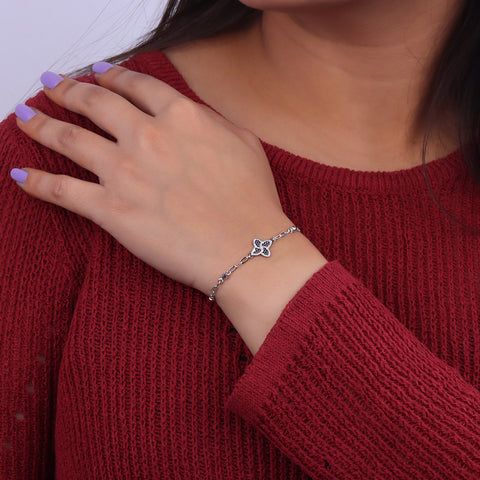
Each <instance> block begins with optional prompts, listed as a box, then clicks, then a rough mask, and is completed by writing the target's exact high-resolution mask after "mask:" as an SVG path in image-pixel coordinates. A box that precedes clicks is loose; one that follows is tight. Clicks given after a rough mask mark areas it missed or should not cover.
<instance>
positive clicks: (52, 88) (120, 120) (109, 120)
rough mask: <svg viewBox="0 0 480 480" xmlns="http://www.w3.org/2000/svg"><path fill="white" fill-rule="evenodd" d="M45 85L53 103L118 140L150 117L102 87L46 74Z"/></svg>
mask: <svg viewBox="0 0 480 480" xmlns="http://www.w3.org/2000/svg"><path fill="white" fill-rule="evenodd" d="M41 81H42V83H43V84H44V85H45V94H46V95H47V96H48V97H49V98H50V99H51V100H53V101H54V102H55V103H57V104H58V105H61V106H62V107H65V108H67V109H68V110H71V111H72V112H75V113H79V114H81V115H84V116H85V117H87V118H89V119H90V120H91V121H92V122H94V123H95V124H96V125H98V126H99V127H100V128H101V129H102V130H104V131H105V132H107V133H109V134H110V135H112V136H113V137H115V138H116V139H117V140H120V138H119V137H122V136H124V135H128V133H129V132H131V131H132V127H133V126H138V125H139V124H141V122H143V121H145V119H146V117H147V114H145V113H143V112H142V111H141V110H139V109H138V108H137V107H135V105H133V104H131V103H130V102H129V101H128V100H126V99H125V98H123V97H121V96H120V95H117V94H116V93H114V92H111V91H110V90H107V89H106V88H103V87H100V86H98V85H93V84H91V83H85V82H78V81H76V80H73V79H71V78H63V77H61V76H60V75H57V74H56V73H53V72H45V73H43V74H42V77H41Z"/></svg>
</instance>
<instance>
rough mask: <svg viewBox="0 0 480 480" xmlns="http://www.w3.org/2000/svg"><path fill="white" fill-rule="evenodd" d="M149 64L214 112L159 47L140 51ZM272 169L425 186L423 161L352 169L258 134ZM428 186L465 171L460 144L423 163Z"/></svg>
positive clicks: (332, 179) (359, 182)
mask: <svg viewBox="0 0 480 480" xmlns="http://www.w3.org/2000/svg"><path fill="white" fill-rule="evenodd" d="M139 56H142V57H144V60H146V61H147V63H148V65H149V67H150V68H149V70H150V74H153V75H154V76H156V77H157V78H164V79H165V80H168V81H169V82H171V84H172V86H174V87H175V88H176V89H178V91H180V92H181V93H182V94H184V95H185V96H187V97H189V98H190V99H192V100H194V101H195V102H197V103H200V104H202V105H205V106H207V107H209V108H210V109H212V110H213V111H214V112H216V113H217V114H219V115H221V114H220V113H219V112H217V110H215V108H213V107H212V106H211V105H209V104H208V103H206V102H205V101H204V100H202V99H201V98H200V97H199V96H198V95H197V94H196V92H195V91H194V90H192V88H190V85H189V84H188V83H187V81H186V79H185V78H184V77H183V75H182V74H181V73H180V72H179V71H178V70H177V68H176V67H175V65H174V64H173V63H172V62H171V61H170V59H169V58H168V57H167V56H166V55H165V53H164V52H163V51H161V50H155V51H151V52H146V53H144V54H140V55H139ZM259 141H260V142H261V144H262V146H263V148H264V150H265V153H266V155H267V157H268V158H269V161H270V165H271V168H272V171H275V170H277V171H279V172H281V174H282V175H283V176H288V177H289V178H290V179H292V180H296V181H297V182H299V181H300V182H301V183H308V184H311V183H313V184H321V185H322V186H326V185H333V186H337V187H338V188H340V187H342V188H346V189H349V190H361V191H369V192H372V193H387V192H398V193H405V192H409V191H418V190H428V186H427V183H426V180H425V174H424V167H423V165H417V166H415V167H412V168H408V169H401V170H396V171H379V172H376V171H366V170H352V169H350V168H347V167H336V166H332V165H327V164H323V163H319V162H316V161H314V160H312V159H309V158H306V157H302V156H301V155H297V154H295V153H293V152H289V151H287V150H284V149H283V148H281V147H279V146H277V145H272V144H270V143H268V142H266V141H264V140H263V139H262V138H259ZM425 171H426V175H427V177H428V182H429V184H430V186H431V187H432V188H433V187H439V186H441V185H443V184H445V183H447V182H449V181H453V180H455V179H456V178H457V177H458V176H459V175H460V174H462V173H465V172H466V171H467V165H466V163H465V161H464V159H463V154H462V151H461V149H460V148H457V149H456V150H454V151H453V152H450V153H449V154H447V155H445V156H443V157H440V158H437V159H435V160H432V161H430V162H428V163H427V164H426V165H425Z"/></svg>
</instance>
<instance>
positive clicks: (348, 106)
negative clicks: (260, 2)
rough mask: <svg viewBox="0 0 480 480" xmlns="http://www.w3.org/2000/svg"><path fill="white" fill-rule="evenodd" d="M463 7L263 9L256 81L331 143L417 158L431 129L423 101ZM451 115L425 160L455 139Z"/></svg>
mask: <svg viewBox="0 0 480 480" xmlns="http://www.w3.org/2000/svg"><path fill="white" fill-rule="evenodd" d="M252 6H254V5H252ZM460 6H461V5H460ZM458 9H459V2H458V1H456V0H425V1H422V2H420V1H417V0H403V1H393V2H392V1H390V2H385V0H370V1H369V0H365V1H346V2H342V3H340V4H338V5H335V4H333V5H332V4H330V5H326V6H315V7H308V8H307V7H302V8H300V7H295V8H294V7H292V8H291V9H290V10H288V11H287V10H285V11H278V10H276V11H271V10H264V12H263V15H262V17H261V18H260V20H259V21H258V22H257V23H256V24H255V26H254V27H253V28H252V31H251V35H250V40H251V42H252V43H251V49H250V53H251V54H252V55H251V56H250V61H252V58H253V62H254V63H255V66H256V68H254V69H253V71H254V72H255V76H256V82H259V83H258V86H257V88H258V90H259V91H261V92H262V95H263V96H266V97H267V98H266V100H267V102H268V101H271V102H272V104H273V103H274V102H275V103H276V104H278V100H279V99H282V108H284V109H285V112H289V114H290V115H291V114H292V113H294V112H297V113H298V112H301V117H300V118H301V119H302V121H303V122H305V124H306V125H310V129H311V128H312V125H313V126H315V127H316V128H318V132H319V135H321V136H322V137H324V138H323V139H322V141H323V144H325V145H326V148H328V145H329V144H330V145H332V147H333V146H335V148H337V149H338V146H339V144H341V143H343V144H344V146H343V147H342V148H343V150H342V151H341V153H340V154H341V155H342V158H345V156H348V155H349V154H354V155H355V157H354V158H356V159H358V161H359V162H362V161H365V160H366V159H367V158H368V162H370V166H369V168H375V166H374V165H373V164H372V159H378V160H376V161H377V162H378V163H379V164H380V165H378V167H379V168H380V169H384V167H385V165H384V164H385V161H386V160H385V159H390V160H392V161H397V163H399V162H402V161H406V159H410V160H407V162H408V161H409V162H410V164H409V165H405V166H406V167H407V166H412V165H413V164H412V163H411V162H412V153H413V152H415V159H414V162H415V163H414V164H417V163H418V152H419V151H421V145H422V142H423V136H424V134H425V131H424V130H423V129H422V128H418V121H417V120H418V119H417V112H418V107H419V105H420V102H421V100H422V98H423V95H424V92H425V89H426V88H427V86H428V80H429V79H430V75H431V69H432V66H433V64H434V61H435V59H436V56H437V55H438V53H439V49H440V48H441V47H442V46H443V42H444V41H445V39H446V35H447V34H448V33H449V29H450V28H451V26H452V24H453V21H454V20H455V15H454V14H453V13H454V12H457V10H458ZM251 70H252V68H250V71H251ZM262 82H265V84H268V88H263V87H262V86H261V85H262ZM297 118H298V115H297ZM452 125H454V122H453V124H452V117H451V116H449V115H448V114H447V112H446V115H445V122H444V124H441V123H440V122H439V125H438V126H437V127H436V129H434V130H433V132H432V136H431V137H429V145H431V146H433V147H432V148H429V151H430V153H431V154H430V156H429V157H428V158H427V161H428V160H433V159H435V158H438V157H440V156H443V155H446V154H448V153H449V152H450V151H453V150H454V149H455V148H456V147H457V145H456V143H455V140H453V139H454V138H455V136H454V135H455V133H456V131H455V130H454V126H452ZM346 133H348V139H349V141H348V144H345V143H346V142H345V140H344V138H345V134H346ZM349 150H350V151H351V152H350V151H349ZM359 152H361V154H359ZM362 155H363V156H364V157H365V158H364V159H361V158H360V157H361V156H362ZM382 164H383V165H382Z"/></svg>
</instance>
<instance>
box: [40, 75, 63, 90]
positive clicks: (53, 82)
mask: <svg viewBox="0 0 480 480" xmlns="http://www.w3.org/2000/svg"><path fill="white" fill-rule="evenodd" d="M62 80H63V77H61V76H60V75H57V74H56V73H53V72H43V73H42V76H41V77H40V81H41V82H42V83H43V85H45V86H46V87H47V88H55V87H56V86H57V85H58V84H59V83H60V82H61V81H62Z"/></svg>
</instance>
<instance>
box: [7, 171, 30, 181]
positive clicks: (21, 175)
mask: <svg viewBox="0 0 480 480" xmlns="http://www.w3.org/2000/svg"><path fill="white" fill-rule="evenodd" d="M10 176H11V177H12V178H13V179H14V180H15V181H16V182H18V183H25V180H26V179H27V177H28V172H26V171H25V170H20V169H19V168H12V170H11V171H10Z"/></svg>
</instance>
